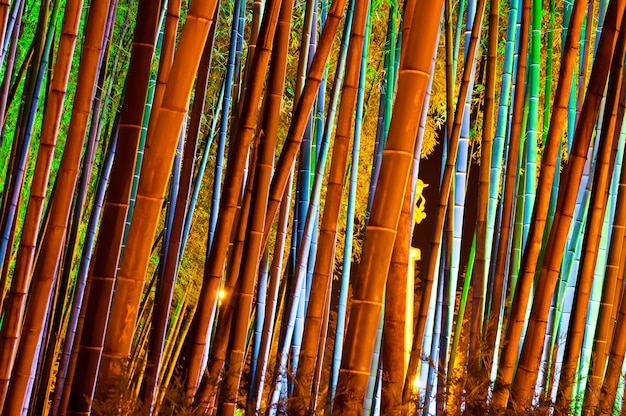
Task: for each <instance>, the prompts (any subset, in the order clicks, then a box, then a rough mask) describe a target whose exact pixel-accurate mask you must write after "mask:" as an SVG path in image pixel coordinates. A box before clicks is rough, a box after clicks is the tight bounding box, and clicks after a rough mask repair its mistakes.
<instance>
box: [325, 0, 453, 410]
mask: <svg viewBox="0 0 626 416" xmlns="http://www.w3.org/2000/svg"><path fill="white" fill-rule="evenodd" d="M442 10H443V0H435V1H433V2H428V3H427V2H419V3H417V4H416V6H415V12H414V15H413V21H412V24H413V29H412V30H411V33H410V37H409V41H408V50H407V54H406V55H405V58H404V61H403V63H402V66H401V67H400V71H399V76H398V93H397V96H396V105H395V108H394V111H393V115H392V119H391V126H390V130H389V136H388V140H387V144H386V147H385V150H384V152H383V162H382V166H381V170H380V175H379V178H378V184H377V190H378V192H376V195H375V197H374V203H373V205H372V210H371V215H370V219H369V223H368V225H367V229H366V237H365V242H364V245H363V254H362V259H361V265H360V268H359V270H358V272H357V273H356V275H355V278H354V280H353V282H354V286H353V287H354V293H353V300H352V306H351V308H350V321H349V324H348V328H347V332H346V342H345V346H344V351H343V357H342V361H341V369H340V372H339V381H338V385H337V393H336V395H335V400H334V403H333V413H337V414H354V415H357V414H358V415H360V414H361V412H362V408H363V400H364V398H365V390H366V388H367V383H368V379H369V375H370V364H371V357H372V353H373V351H374V340H375V338H376V330H377V327H378V325H377V324H378V321H379V318H380V311H381V308H382V302H383V292H384V287H385V284H386V281H387V273H388V270H389V264H390V261H391V255H392V250H393V244H394V241H395V238H396V230H397V227H398V221H399V217H400V211H401V208H402V201H403V199H404V192H405V190H406V188H407V186H406V184H407V182H408V180H409V178H410V172H411V166H412V164H413V153H414V149H415V140H416V137H417V130H418V127H419V121H420V115H421V113H422V107H423V105H424V96H425V93H426V88H427V86H428V80H429V78H430V67H431V64H432V59H433V55H434V50H435V45H436V42H437V32H438V29H439V20H440V18H441V13H442ZM417 45H421V47H417ZM453 150H454V149H453ZM446 199H447V198H446Z"/></svg>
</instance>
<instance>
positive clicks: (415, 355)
mask: <svg viewBox="0 0 626 416" xmlns="http://www.w3.org/2000/svg"><path fill="white" fill-rule="evenodd" d="M484 9H485V0H479V2H478V3H477V4H476V10H477V13H476V15H475V16H474V25H473V28H472V33H471V37H470V42H469V45H468V53H467V59H466V62H465V67H464V68H463V78H462V81H461V87H460V89H459V99H458V101H457V105H456V110H455V113H454V123H453V126H452V131H451V133H450V139H449V140H450V141H449V146H450V147H449V149H448V156H447V158H446V165H445V168H444V173H443V179H442V181H441V191H440V193H439V201H438V205H437V213H436V216H435V219H434V225H433V236H432V241H431V243H430V248H429V250H430V251H429V255H428V257H427V258H426V262H425V264H424V270H426V272H425V274H424V277H423V287H422V298H421V300H420V306H419V312H418V317H417V322H416V323H415V330H414V331H413V348H412V351H411V357H410V359H409V368H408V370H407V381H406V382H405V383H404V394H403V399H404V400H405V401H407V400H408V399H409V398H410V395H411V393H412V385H413V380H414V379H415V377H416V376H417V375H418V366H419V362H420V361H421V360H422V343H423V337H424V331H425V329H426V318H427V315H428V307H429V304H430V296H431V292H432V287H433V281H434V277H435V273H436V272H437V258H438V257H439V248H440V246H441V237H442V233H443V227H444V220H445V217H446V211H447V207H448V202H449V196H450V189H451V188H452V178H453V172H454V167H455V165H456V158H457V152H458V148H459V136H460V133H461V123H462V119H463V107H464V106H465V101H466V97H467V93H468V90H469V84H470V77H471V73H472V65H473V62H474V59H475V56H476V49H477V45H478V35H479V31H480V29H481V26H482V23H481V22H482V18H483V14H484ZM416 15H417V16H419V14H418V13H417V14H416ZM414 24H416V22H414ZM396 100H397V98H396ZM389 134H390V135H391V132H390V133H389Z"/></svg>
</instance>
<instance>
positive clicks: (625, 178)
mask: <svg viewBox="0 0 626 416" xmlns="http://www.w3.org/2000/svg"><path fill="white" fill-rule="evenodd" d="M622 33H623V32H622ZM622 76H624V74H622ZM620 96H621V97H620V105H619V111H618V114H616V117H617V125H616V126H615V129H614V134H616V135H617V136H619V134H620V131H621V129H622V123H623V119H624V109H625V105H626V84H625V83H623V82H622V86H621V93H620ZM613 140H616V141H617V140H618V138H614V139H613ZM625 198H626V163H623V162H622V169H621V174H620V182H619V187H618V196H617V206H616V208H615V216H614V219H613V225H612V231H611V243H610V246H609V253H608V259H607V263H606V269H605V270H606V271H605V275H604V285H603V288H602V298H601V301H600V312H599V314H598V324H597V326H596V333H595V336H594V341H593V348H592V350H591V367H590V369H589V375H588V381H587V390H586V392H585V399H584V403H583V407H584V408H586V409H591V410H595V409H596V408H597V407H598V405H599V403H600V399H601V396H600V389H601V388H602V379H603V376H604V370H605V367H606V362H607V358H608V352H609V348H610V345H611V341H612V339H613V328H614V326H615V321H614V319H612V314H613V309H614V306H615V305H616V304H617V303H619V300H620V298H619V293H620V292H619V287H620V286H618V285H617V283H618V278H617V274H618V272H619V266H620V257H622V247H623V243H624V229H625V228H626V199H625Z"/></svg>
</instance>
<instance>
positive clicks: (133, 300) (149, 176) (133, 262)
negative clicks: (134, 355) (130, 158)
mask: <svg viewBox="0 0 626 416" xmlns="http://www.w3.org/2000/svg"><path fill="white" fill-rule="evenodd" d="M216 4H217V1H216V0H211V1H198V0H195V1H193V2H191V5H190V6H189V10H188V14H187V18H186V21H185V26H184V28H183V30H182V34H181V37H180V41H179V44H178V48H177V50H176V53H175V56H174V62H173V64H172V69H171V72H170V75H169V79H168V84H167V87H166V90H165V93H164V96H163V103H162V105H161V106H160V107H159V108H158V109H157V111H158V116H157V121H156V124H155V127H154V131H153V136H152V140H151V142H150V143H147V144H146V149H145V156H144V159H143V164H142V168H141V177H140V180H139V187H138V192H137V199H136V204H135V210H134V214H133V219H132V222H131V225H130V229H129V232H128V237H127V240H126V249H125V251H124V255H123V256H122V261H121V265H120V270H119V273H118V276H117V281H116V287H115V295H114V296H113V300H112V304H111V311H110V314H109V323H110V324H109V325H108V327H107V332H106V341H105V350H104V352H103V355H102V364H101V366H100V375H99V378H100V380H101V382H100V383H99V386H102V385H106V382H102V380H105V381H106V380H111V381H112V380H113V379H114V378H116V377H118V376H119V375H120V371H121V370H122V368H121V367H119V366H118V364H120V361H122V360H125V359H126V358H127V357H128V355H129V353H130V348H131V345H132V339H133V335H134V333H135V321H136V319H137V313H138V307H139V304H140V300H141V296H142V292H143V287H144V279H145V275H146V271H147V268H148V263H149V259H150V255H151V251H152V242H153V241H154V237H155V234H156V228H157V222H158V218H159V214H160V212H161V206H162V204H163V199H164V195H165V191H166V187H167V182H168V180H169V176H170V172H171V168H172V162H173V159H174V154H175V152H176V146H177V143H178V140H179V138H180V133H181V129H182V126H183V121H184V118H185V114H186V112H187V106H188V103H189V97H190V95H191V89H192V87H193V81H194V79H195V76H196V73H197V71H198V67H199V64H200V58H201V55H202V51H203V50H204V44H205V43H206V40H207V37H208V33H209V28H210V26H211V24H212V23H213V21H212V19H213V15H214V11H215V6H216ZM93 289H94V288H93V287H92V293H93ZM102 387H103V388H104V386H102Z"/></svg>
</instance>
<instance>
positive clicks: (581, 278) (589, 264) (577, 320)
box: [559, 31, 626, 401]
mask: <svg viewBox="0 0 626 416" xmlns="http://www.w3.org/2000/svg"><path fill="white" fill-rule="evenodd" d="M625 46H626V32H625V31H620V34H619V37H618V41H617V45H616V48H615V52H614V55H615V56H614V58H613V64H612V67H611V76H610V78H609V84H608V88H607V98H606V101H605V109H604V119H603V122H602V131H601V133H600V143H599V147H598V155H597V157H596V162H595V171H594V173H593V188H592V190H591V201H590V202H589V208H588V211H589V213H588V214H587V222H586V226H585V227H586V229H585V239H584V241H583V247H582V254H581V262H580V266H579V269H578V279H577V282H576V290H575V292H574V305H573V307H572V315H571V317H570V324H569V330H568V332H567V343H566V344H565V355H564V361H563V362H564V365H563V368H562V369H561V379H560V382H559V391H561V392H562V394H563V395H562V396H561V397H563V399H565V400H566V401H569V397H570V396H571V394H570V393H571V390H572V387H573V384H574V380H575V378H576V367H577V365H574V363H578V361H579V359H580V352H581V349H582V346H583V338H584V333H585V326H586V324H587V311H588V309H589V300H590V298H591V286H592V285H593V278H594V274H595V269H596V261H597V258H598V250H599V247H600V238H601V237H602V224H603V222H604V215H605V212H606V203H607V200H608V197H609V187H610V185H611V176H612V174H613V170H614V169H613V167H614V165H615V157H616V154H617V142H618V138H619V132H618V133H617V135H616V134H614V133H615V126H616V119H617V110H618V98H619V95H620V89H621V84H622V76H623V67H624V48H625ZM603 355H604V354H602V356H603Z"/></svg>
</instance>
